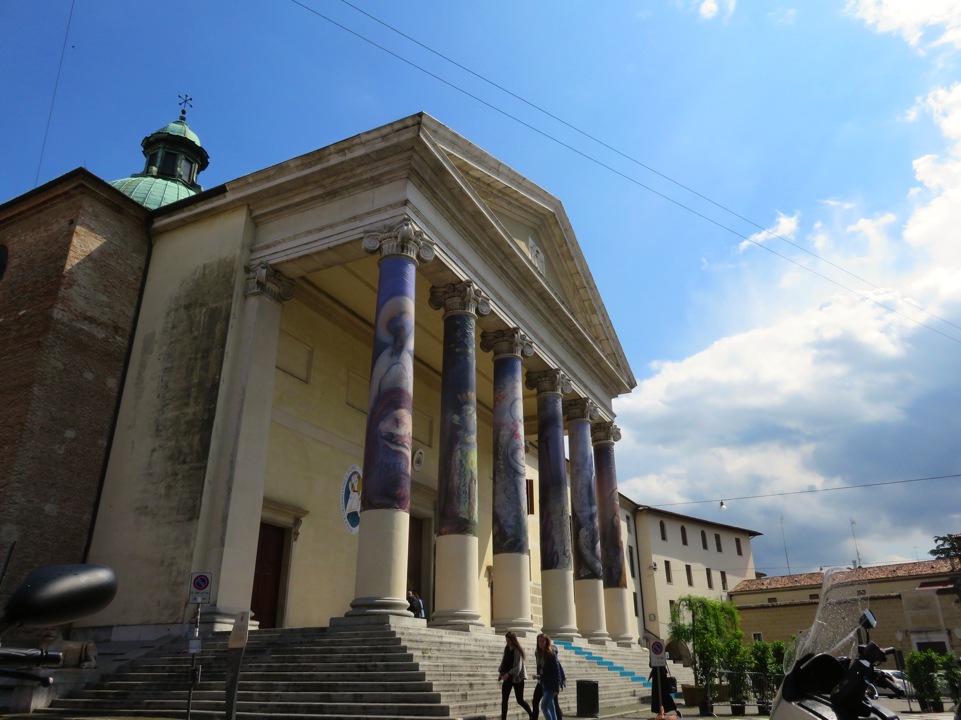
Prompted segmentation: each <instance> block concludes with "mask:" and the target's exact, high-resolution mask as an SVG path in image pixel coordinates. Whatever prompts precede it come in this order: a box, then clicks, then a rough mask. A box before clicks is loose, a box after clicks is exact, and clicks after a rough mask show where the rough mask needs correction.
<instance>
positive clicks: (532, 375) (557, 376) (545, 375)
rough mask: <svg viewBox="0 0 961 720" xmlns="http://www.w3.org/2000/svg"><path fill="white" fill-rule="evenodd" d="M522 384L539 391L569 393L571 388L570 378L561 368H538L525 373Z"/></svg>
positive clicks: (539, 392)
mask: <svg viewBox="0 0 961 720" xmlns="http://www.w3.org/2000/svg"><path fill="white" fill-rule="evenodd" d="M524 384H525V385H526V386H527V388H528V389H530V390H537V393H538V394H541V393H559V394H561V395H563V394H564V393H569V392H570V391H571V390H572V389H573V387H574V386H573V384H572V383H571V379H570V378H569V377H568V376H567V374H566V373H565V372H564V371H563V370H538V371H536V372H535V371H531V372H528V373H527V377H526V379H525V380H524Z"/></svg>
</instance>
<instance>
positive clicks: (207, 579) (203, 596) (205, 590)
mask: <svg viewBox="0 0 961 720" xmlns="http://www.w3.org/2000/svg"><path fill="white" fill-rule="evenodd" d="M213 584H214V578H213V575H212V574H211V573H209V572H198V573H193V574H192V575H191V576H190V590H189V592H190V600H189V602H190V603H191V604H193V605H209V604H210V589H211V587H212V586H213Z"/></svg>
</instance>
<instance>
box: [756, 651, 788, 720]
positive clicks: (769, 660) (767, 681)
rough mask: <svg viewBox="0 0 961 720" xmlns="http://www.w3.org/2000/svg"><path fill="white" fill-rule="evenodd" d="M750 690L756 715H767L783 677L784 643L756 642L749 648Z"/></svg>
mask: <svg viewBox="0 0 961 720" xmlns="http://www.w3.org/2000/svg"><path fill="white" fill-rule="evenodd" d="M750 652H751V673H750V678H751V690H752V691H753V692H754V697H755V698H757V704H758V715H769V714H770V713H771V703H773V702H774V696H775V694H776V693H777V687H778V685H779V684H780V683H781V679H782V678H783V676H784V643H782V642H780V641H775V642H764V641H763V640H756V641H755V642H754V644H753V645H752V646H751V649H750Z"/></svg>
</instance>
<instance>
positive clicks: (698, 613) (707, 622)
mask: <svg viewBox="0 0 961 720" xmlns="http://www.w3.org/2000/svg"><path fill="white" fill-rule="evenodd" d="M739 624H740V617H739V616H738V612H737V608H736V607H735V606H734V603H731V602H725V601H721V600H711V599H709V598H703V597H697V596H695V595H684V596H682V597H680V598H678V599H677V602H676V603H674V605H673V606H672V607H671V624H670V629H669V641H670V642H674V641H680V642H683V643H685V644H686V645H687V646H688V647H689V648H690V650H691V670H692V671H693V672H694V683H695V684H696V685H698V686H702V687H705V688H706V689H707V692H708V697H711V696H712V695H713V694H714V693H713V690H714V683H715V680H716V678H717V674H718V672H719V671H720V670H721V665H722V655H723V649H724V646H725V644H726V643H727V642H728V641H729V640H730V639H731V638H733V637H737V638H738V642H740V637H741V631H740V630H739V629H738V625H739Z"/></svg>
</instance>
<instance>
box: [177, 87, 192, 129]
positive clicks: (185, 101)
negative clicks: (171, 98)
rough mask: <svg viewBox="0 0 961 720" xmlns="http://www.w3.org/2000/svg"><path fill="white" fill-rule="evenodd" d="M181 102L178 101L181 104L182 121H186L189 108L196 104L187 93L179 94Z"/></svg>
mask: <svg viewBox="0 0 961 720" xmlns="http://www.w3.org/2000/svg"><path fill="white" fill-rule="evenodd" d="M177 97H179V98H180V102H179V103H177V104H178V105H179V106H180V122H186V120H187V108H189V107H193V106H194V104H193V102H191V101H192V100H193V98H192V97H190V96H189V95H188V94H187V93H184V94H183V95H178V96H177Z"/></svg>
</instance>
